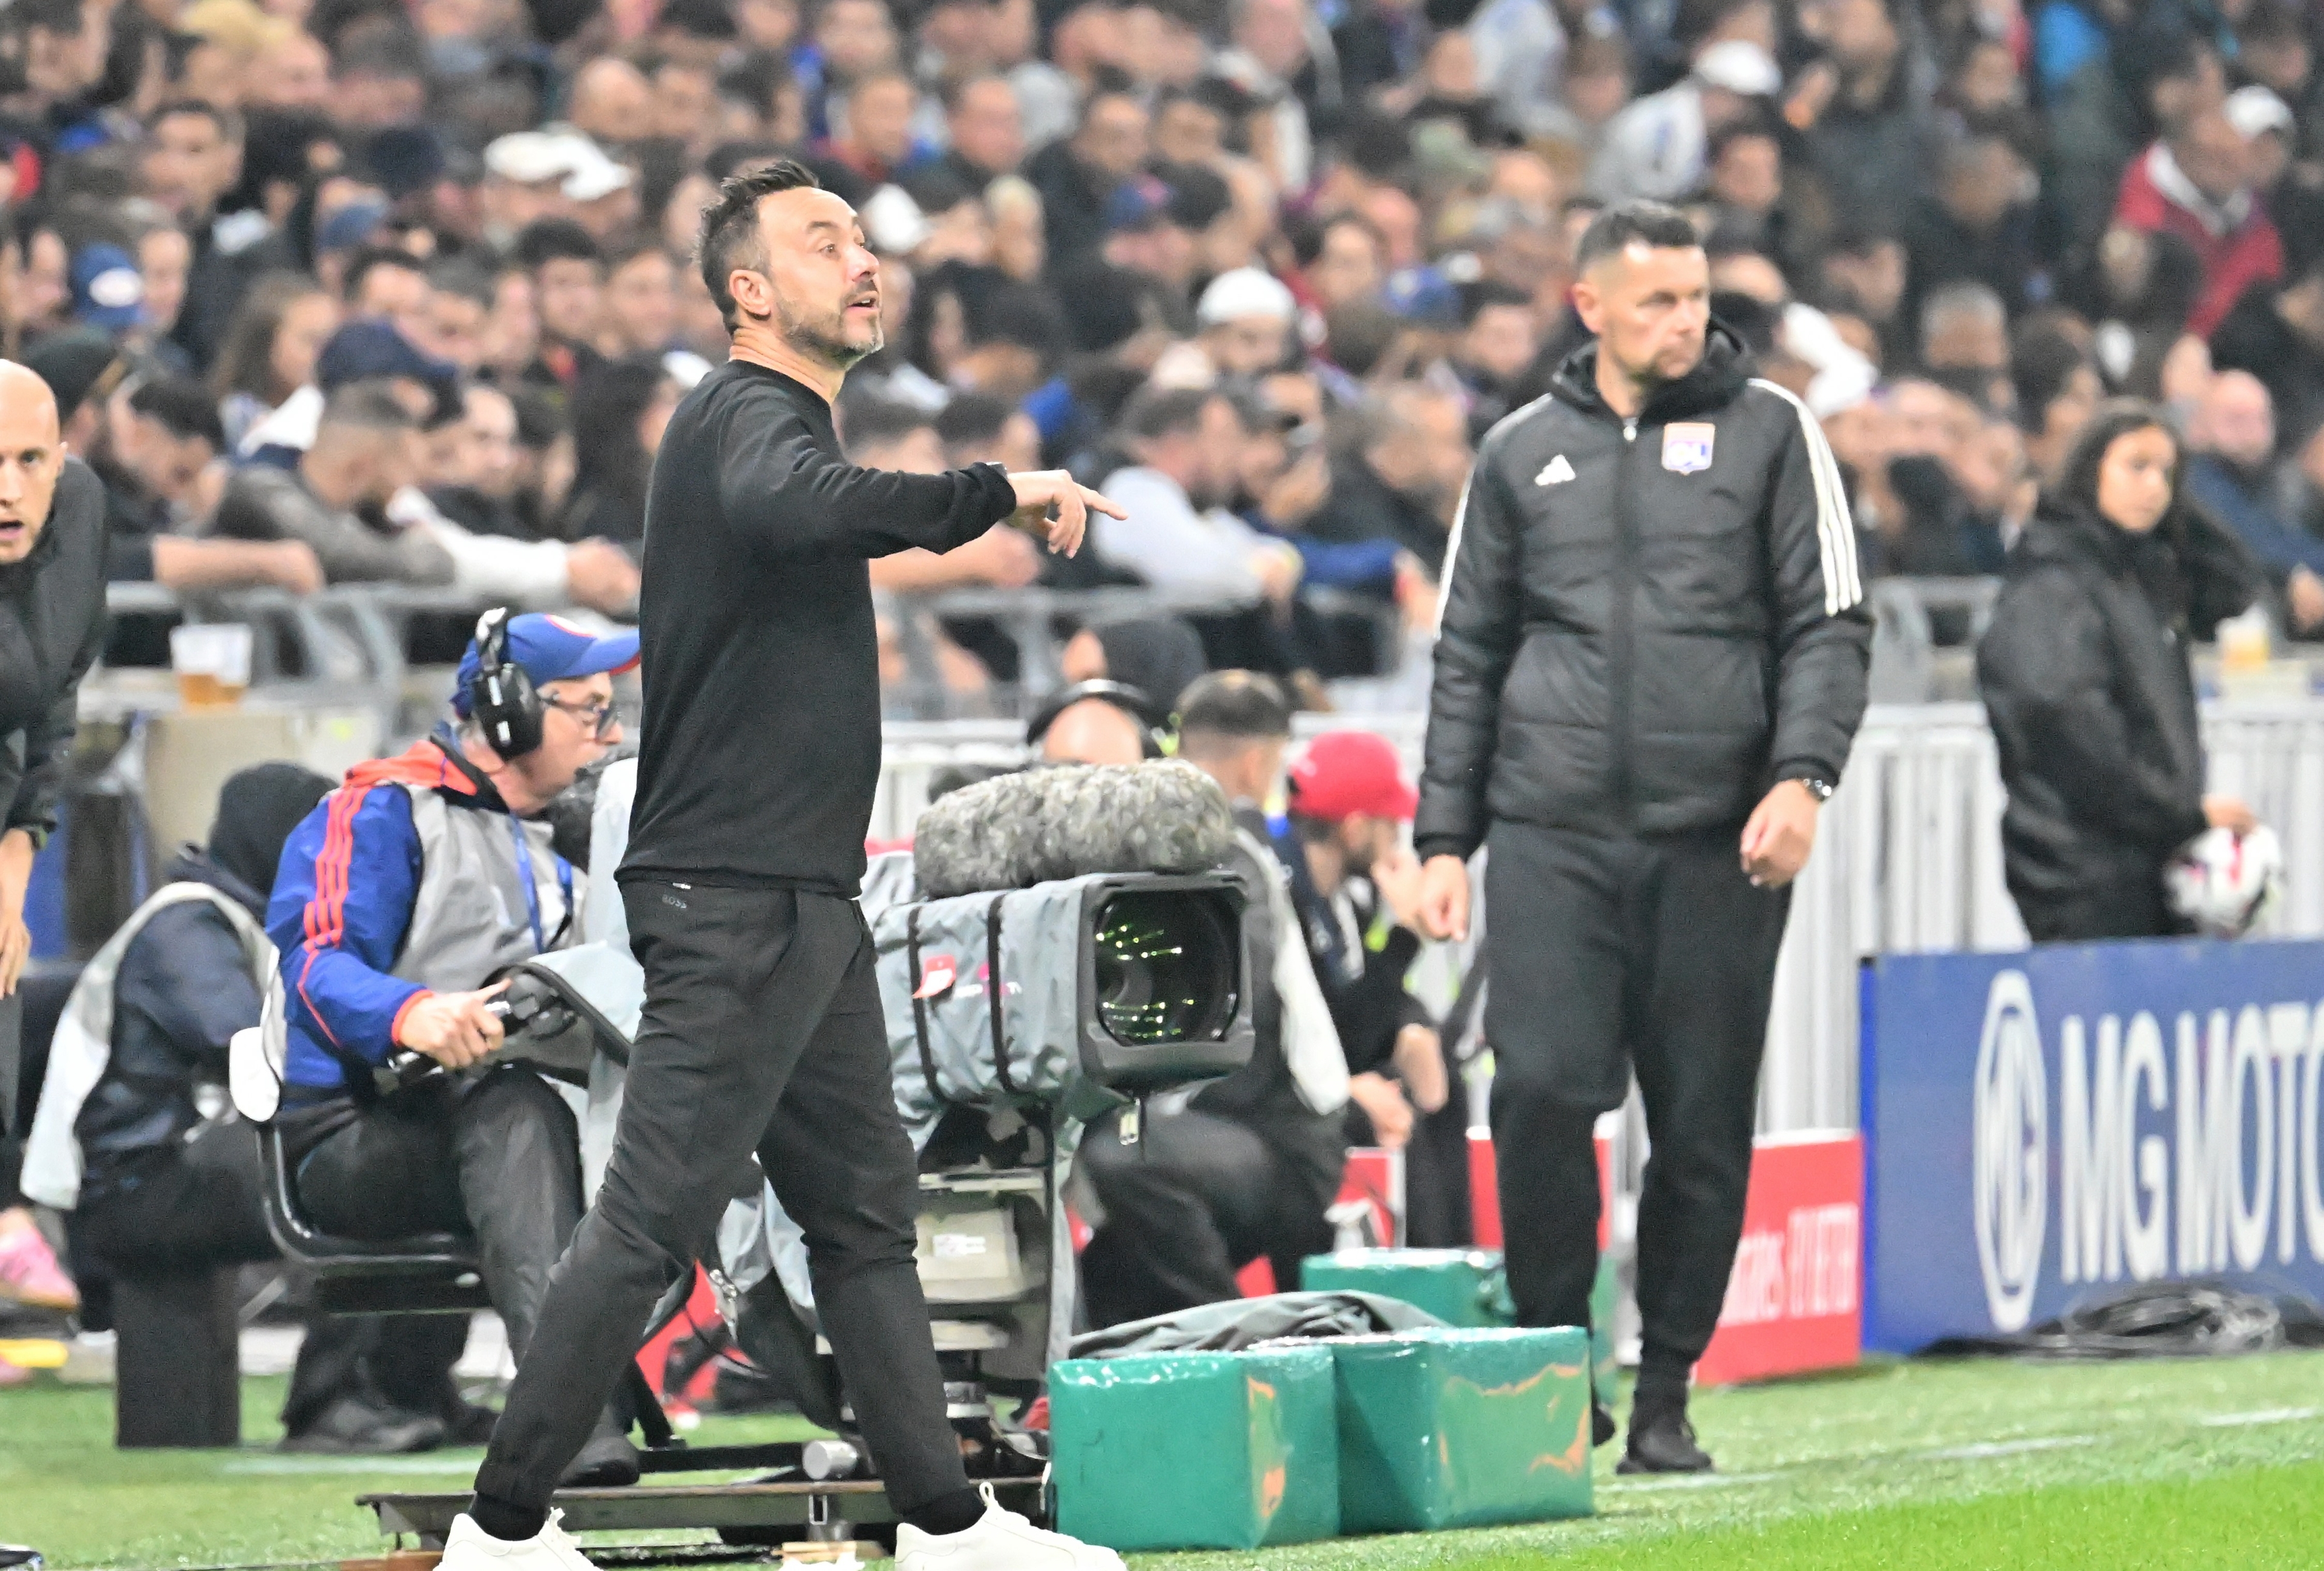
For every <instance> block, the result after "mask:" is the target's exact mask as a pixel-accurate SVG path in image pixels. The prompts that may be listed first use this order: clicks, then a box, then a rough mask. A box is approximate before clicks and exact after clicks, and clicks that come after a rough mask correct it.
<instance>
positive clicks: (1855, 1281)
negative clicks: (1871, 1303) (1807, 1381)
mask: <svg viewBox="0 0 2324 1571" xmlns="http://www.w3.org/2000/svg"><path fill="white" fill-rule="evenodd" d="M1863 1225H1864V1140H1863V1137H1862V1136H1860V1135H1858V1134H1856V1133H1854V1132H1840V1131H1810V1132H1804V1133H1801V1134H1793V1135H1770V1136H1767V1137H1766V1138H1765V1139H1762V1140H1761V1141H1759V1142H1758V1144H1757V1148H1756V1149H1755V1150H1754V1151H1752V1153H1751V1190H1750V1194H1749V1195H1748V1197H1747V1198H1746V1199H1745V1200H1744V1203H1743V1243H1742V1245H1741V1247H1740V1248H1738V1250H1737V1251H1736V1252H1735V1269H1734V1271H1732V1272H1730V1273H1729V1276H1728V1279H1727V1302H1726V1306H1725V1307H1724V1308H1721V1309H1720V1314H1719V1329H1718V1331H1717V1332H1716V1333H1715V1334H1714V1335H1712V1336H1711V1345H1710V1347H1709V1348H1708V1349H1706V1350H1705V1351H1704V1353H1703V1355H1702V1362H1701V1363H1698V1364H1696V1365H1695V1366H1694V1378H1695V1379H1696V1381H1698V1382H1701V1384H1704V1385H1732V1384H1734V1383H1735V1382H1738V1381H1747V1380H1765V1379H1766V1378H1767V1377H1768V1376H1770V1375H1778V1374H1799V1373H1803V1372H1805V1371H1808V1370H1812V1369H1836V1368H1839V1367H1840V1366H1841V1365H1843V1364H1850V1363H1855V1362H1856V1361H1857V1358H1858V1355H1859V1354H1860V1353H1861V1352H1862V1349H1863V1345H1864V1326H1863V1305H1862V1295H1861V1293H1860V1291H1859V1284H1860V1283H1861V1281H1862V1280H1863V1273H1862V1270H1861V1267H1860V1263H1859V1262H1860V1259H1861V1254H1862V1251H1861V1247H1860V1246H1861V1242H1862V1238H1863Z"/></svg>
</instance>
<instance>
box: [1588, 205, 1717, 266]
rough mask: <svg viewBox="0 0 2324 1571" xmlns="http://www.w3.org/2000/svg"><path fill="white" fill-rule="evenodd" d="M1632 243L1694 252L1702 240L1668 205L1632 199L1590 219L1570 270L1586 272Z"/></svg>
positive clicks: (1687, 219) (1674, 209)
mask: <svg viewBox="0 0 2324 1571" xmlns="http://www.w3.org/2000/svg"><path fill="white" fill-rule="evenodd" d="M1633 244H1636V245H1646V246H1651V247H1652V248H1653V249H1655V250H1656V251H1694V250H1700V249H1701V246H1702V237H1701V236H1699V235H1697V234H1696V233H1695V232H1694V224H1693V222H1692V220H1691V219H1689V218H1688V217H1687V216H1686V215H1685V214H1684V213H1682V212H1680V211H1679V210H1678V209H1677V208H1674V207H1672V206H1671V205H1670V204H1669V203H1667V202H1653V201H1648V200H1647V199H1645V198H1644V197H1634V198H1632V199H1630V200H1628V201H1627V202H1617V203H1615V204H1614V205H1613V206H1612V207H1610V208H1607V209H1606V210H1605V211H1604V212H1602V213H1600V214H1599V215H1598V216H1597V217H1594V218H1592V219H1591V220H1590V227H1588V228H1587V229H1584V230H1583V231H1582V244H1581V245H1578V246H1576V247H1575V248H1574V252H1573V271H1574V272H1576V273H1587V272H1589V271H1590V270H1591V268H1592V267H1594V266H1596V265H1597V264H1598V263H1600V262H1602V261H1604V260H1605V259H1606V258H1607V257H1609V256H1618V255H1620V254H1622V253H1623V252H1624V251H1627V250H1628V249H1629V247H1630V246H1631V245H1633Z"/></svg>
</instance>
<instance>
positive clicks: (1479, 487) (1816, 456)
mask: <svg viewBox="0 0 2324 1571" xmlns="http://www.w3.org/2000/svg"><path fill="white" fill-rule="evenodd" d="M1597 360H1598V346H1597V345H1596V344H1595V343H1591V344H1585V345H1584V346H1582V347H1581V348H1580V349H1577V350H1576V351H1574V353H1573V354H1572V356H1568V357H1567V359H1566V361H1565V363H1564V365H1562V366H1561V367H1560V368H1559V370H1558V374H1557V375H1556V377H1555V378H1554V381H1553V382H1552V384H1551V393H1552V396H1551V397H1549V398H1546V399H1544V400H1542V401H1541V402H1537V403H1535V404H1533V405H1530V406H1528V407H1527V408H1526V409H1525V410H1522V411H1519V412H1518V413H1517V414H1515V415H1512V416H1511V417H1510V418H1509V419H1508V420H1504V421H1502V422H1501V423H1500V424H1499V426H1497V427H1495V428H1494V430H1493V431H1492V434H1491V435H1489V437H1487V438H1486V439H1485V442H1484V445H1483V447H1482V448H1481V449H1480V452H1479V453H1478V456H1477V464H1476V467H1475V469H1474V470H1473V471H1472V472H1471V476H1470V480H1469V488H1468V492H1467V494H1466V495H1465V496H1464V497H1463V498H1462V505H1461V512H1460V514H1459V516H1458V518H1457V519H1456V520H1455V522H1454V523H1453V527H1452V542H1451V544H1450V545H1449V546H1448V548H1447V550H1446V553H1445V555H1446V564H1447V565H1446V569H1445V578H1444V614H1443V623H1442V625H1441V628H1440V636H1439V638H1438V641H1437V644H1436V675H1435V683H1434V689H1433V692H1432V696H1431V701H1430V705H1429V717H1428V743H1427V761H1426V765H1425V770H1424V772H1423V774H1422V779H1421V787H1420V812H1419V816H1418V818H1417V819H1416V822H1415V823H1414V826H1413V836H1414V840H1415V842H1416V846H1417V847H1418V849H1419V851H1420V852H1421V854H1422V855H1424V856H1426V855H1437V854H1440V853H1450V854H1452V855H1461V856H1466V855H1469V854H1470V853H1471V852H1472V851H1474V850H1475V849H1476V848H1477V846H1479V845H1480V843H1481V842H1482V840H1483V839H1484V836H1485V832H1486V829H1487V827H1488V826H1489V824H1490V823H1491V822H1493V821H1494V820H1496V819H1511V820H1516V821H1518V822H1524V823H1529V824H1535V825H1540V826H1543V827H1549V828H1559V829H1569V830H1573V831H1577V832H1579V833H1582V834H1589V835H1600V836H1620V835H1634V834H1645V835H1667V834H1683V833H1692V832H1696V831H1701V830H1710V829H1726V828H1732V827H1739V826H1740V825H1741V824H1742V823H1743V821H1744V820H1745V818H1748V816H1749V815H1750V812H1751V809H1752V807H1753V805H1754V804H1755V803H1757V801H1758V800H1759V799H1760V798H1761V797H1762V796H1764V795H1765V794H1766V790H1767V788H1768V787H1769V785H1771V784H1772V783H1773V782H1774V781H1777V780H1782V779H1794V778H1798V779H1806V778H1816V779H1821V780H1824V781H1833V782H1837V781H1838V780H1839V778H1840V767H1841V765H1842V764H1844V763H1845V762H1847V759H1848V750H1849V742H1850V740H1851V738H1852V737H1853V736H1854V735H1855V731H1856V725H1857V722H1858V719H1859V718H1860V717H1861V716H1862V715H1863V712H1864V701H1865V667H1866V661H1867V653H1868V652H1869V649H1870V644H1871V619H1870V617H1869V615H1867V612H1866V609H1865V606H1864V589H1863V582H1862V577H1861V573H1860V570H1859V564H1858V558H1857V548H1856V536H1855V531H1854V529H1853V527H1852V525H1851V524H1850V523H1849V515H1848V503H1847V498H1846V496H1845V495H1844V494H1843V493H1842V490H1841V483H1840V469H1839V466H1838V464H1837V463H1835V462H1834V461H1833V458H1832V456H1831V448H1830V447H1829V446H1828V445H1827V444H1826V443H1825V441H1824V439H1823V432H1822V430H1821V428H1820V427H1818V426H1817V424H1816V422H1815V419H1814V417H1813V416H1812V415H1811V414H1809V413H1808V411H1807V409H1806V406H1805V405H1803V404H1802V403H1801V402H1799V400H1797V399H1796V398H1794V397H1793V396H1792V394H1790V393H1786V392H1784V390H1783V389H1782V388H1779V387H1777V386H1775V384H1772V383H1768V382H1761V381H1757V380H1754V379H1753V378H1752V377H1751V374H1750V358H1749V354H1748V351H1747V350H1746V349H1745V348H1744V347H1743V346H1742V344H1741V343H1740V342H1739V341H1738V339H1737V338H1736V337H1735V335H1734V334H1733V333H1731V332H1729V330H1728V329H1727V328H1724V327H1721V326H1719V325H1716V324H1714V325H1713V327H1712V329H1711V338H1710V342H1709V344H1708V346H1707V347H1706V349H1705V352H1704V356H1703V358H1702V361H1701V364H1700V365H1697V366H1696V367H1695V369H1694V370H1693V371H1692V372H1690V373H1688V374H1686V375H1685V376H1683V377H1680V378H1678V379H1677V380H1676V381H1674V382H1671V383H1668V384H1665V385H1664V386H1662V387H1661V388H1660V389H1658V390H1657V391H1656V392H1655V393H1654V395H1653V397H1652V398H1651V399H1649V400H1648V402H1646V406H1645V408H1644V409H1643V410H1641V411H1640V412H1639V414H1638V417H1637V419H1636V420H1622V419H1621V418H1619V417H1618V416H1617V415H1616V414H1615V413H1614V412H1613V411H1612V410H1611V409H1610V408H1609V407H1608V405H1607V404H1606V402H1605V401H1604V399H1602V398H1601V397H1600V395H1599V392H1598V384H1597Z"/></svg>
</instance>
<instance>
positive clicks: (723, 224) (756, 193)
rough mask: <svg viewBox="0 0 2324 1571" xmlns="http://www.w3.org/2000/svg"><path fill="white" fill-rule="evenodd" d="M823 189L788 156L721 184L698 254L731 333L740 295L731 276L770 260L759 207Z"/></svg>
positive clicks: (704, 221)
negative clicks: (788, 194) (781, 195)
mask: <svg viewBox="0 0 2324 1571" xmlns="http://www.w3.org/2000/svg"><path fill="white" fill-rule="evenodd" d="M822 187H823V182H822V181H821V180H817V179H816V178H815V171H812V170H810V169H808V168H807V167H806V166H805V165H804V164H801V163H798V162H794V161H793V160H790V159H788V158H779V159H776V160H775V161H774V162H772V163H765V164H761V165H760V166H759V167H758V168H756V169H749V170H738V171H735V172H734V173H733V174H730V175H728V176H727V177H726V178H725V179H724V180H721V181H719V182H718V199H717V200H716V201H715V202H713V203H711V204H710V205H709V206H708V207H706V208H703V209H702V233H701V236H700V237H699V238H698V239H696V242H695V245H694V255H695V260H696V263H697V265H699V266H700V267H701V269H702V282H703V283H704V284H705V286H706V287H707V288H708V289H709V291H710V298H711V299H712V300H715V301H716V302H717V306H718V317H719V319H720V320H721V321H723V322H724V323H725V324H726V330H727V331H728V332H730V333H731V332H733V330H734V291H733V290H731V289H728V288H727V287H726V275H727V274H728V273H732V272H733V271H734V269H736V268H737V267H741V266H744V265H746V264H750V265H763V264H764V263H765V261H766V258H765V256H764V255H763V254H761V248H760V245H759V204H760V203H761V201H763V200H765V199H767V198H769V197H771V196H774V195H775V194H777V193H778V192H780V191H796V190H800V189H816V190H819V189H822Z"/></svg>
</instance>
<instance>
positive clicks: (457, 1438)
mask: <svg viewBox="0 0 2324 1571" xmlns="http://www.w3.org/2000/svg"><path fill="white" fill-rule="evenodd" d="M500 1421H501V1415H500V1412H499V1409H494V1408H486V1407H479V1406H478V1405H477V1404H475V1402H472V1401H469V1400H466V1399H465V1398H464V1399H462V1400H461V1402H460V1406H459V1409H458V1410H457V1412H451V1413H447V1414H445V1415H444V1444H446V1445H447V1446H489V1445H491V1444H492V1443H493V1425H494V1424H497V1423H499V1422H500Z"/></svg>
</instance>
